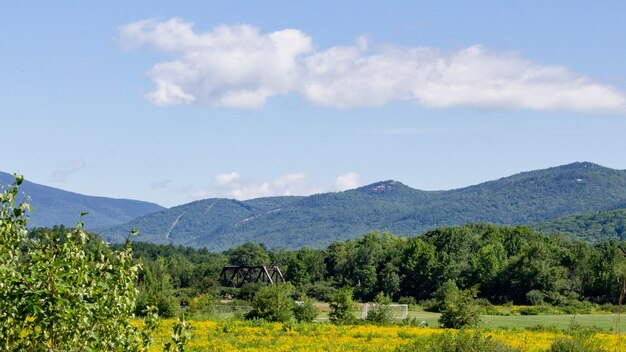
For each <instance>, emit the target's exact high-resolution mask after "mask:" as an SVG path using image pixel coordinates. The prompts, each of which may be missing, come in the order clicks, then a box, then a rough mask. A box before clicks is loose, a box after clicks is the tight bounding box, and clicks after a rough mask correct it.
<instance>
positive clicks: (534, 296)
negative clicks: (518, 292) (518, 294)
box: [526, 290, 546, 306]
mask: <svg viewBox="0 0 626 352" xmlns="http://www.w3.org/2000/svg"><path fill="white" fill-rule="evenodd" d="M545 298H546V295H544V294H543V292H541V291H539V290H531V291H528V293H526V299H527V300H528V302H530V304H532V305H533V306H537V305H540V304H543V300H544V299H545Z"/></svg>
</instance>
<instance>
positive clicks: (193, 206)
mask: <svg viewBox="0 0 626 352" xmlns="http://www.w3.org/2000/svg"><path fill="white" fill-rule="evenodd" d="M623 204H626V171H622V170H613V169H609V168H605V167H602V166H599V165H596V164H592V163H573V164H569V165H564V166H559V167H554V168H549V169H545V170H538V171H531V172H524V173H520V174H517V175H513V176H510V177H505V178H502V179H499V180H496V181H490V182H485V183H482V184H479V185H475V186H470V187H466V188H461V189H455V190H450V191H420V190H416V189H413V188H410V187H408V186H406V185H404V184H402V183H400V182H396V181H384V182H378V183H374V184H371V185H368V186H365V187H361V188H358V189H354V190H349V191H345V192H339V193H324V194H318V195H312V196H309V197H275V198H263V199H257V200H249V201H243V202H240V201H235V200H228V199H207V200H202V201H197V202H193V203H189V204H186V205H182V206H179V207H174V208H171V209H167V210H163V211H160V212H157V213H154V214H149V215H147V216H144V217H141V218H139V219H135V220H133V221H131V222H129V223H126V224H124V225H121V226H116V227H113V228H109V229H106V230H103V231H101V234H102V235H103V236H104V237H106V238H108V239H109V240H114V241H121V240H123V239H124V238H126V237H127V234H128V231H129V229H130V228H131V227H135V228H137V229H139V231H140V235H139V236H138V237H137V238H136V240H138V241H146V242H153V243H173V244H176V245H178V244H182V245H189V246H195V247H203V246H206V247H208V248H209V249H212V250H224V249H227V248H231V247H234V246H237V245H239V244H241V243H243V242H245V241H252V242H258V243H264V244H266V245H267V246H268V247H285V248H298V247H302V246H310V247H317V248H320V247H323V246H326V245H328V244H329V243H331V242H333V241H337V240H345V239H350V238H355V237H357V236H360V235H362V234H363V233H365V232H368V231H372V230H380V231H391V232H393V233H395V234H399V235H405V236H410V235H417V234H422V233H424V232H425V231H427V230H430V229H433V228H435V227H438V226H449V225H462V224H466V223H469V222H491V223H495V224H502V225H518V224H529V223H534V222H538V221H543V220H547V219H552V218H556V217H559V216H564V215H570V214H575V213H583V212H588V211H594V210H595V211H597V210H609V209H615V208H617V207H619V206H620V205H623Z"/></svg>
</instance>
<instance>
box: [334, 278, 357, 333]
mask: <svg viewBox="0 0 626 352" xmlns="http://www.w3.org/2000/svg"><path fill="white" fill-rule="evenodd" d="M352 296H353V291H352V288H351V287H348V286H345V287H342V288H340V289H338V290H337V292H336V293H335V297H334V298H333V300H332V302H330V314H329V315H328V318H329V319H330V321H331V322H333V323H334V324H350V323H352V322H354V320H355V318H354V313H353V311H354V309H355V308H356V304H355V303H354V301H353V300H352Z"/></svg>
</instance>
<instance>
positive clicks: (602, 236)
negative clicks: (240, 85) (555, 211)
mask: <svg viewBox="0 0 626 352" xmlns="http://www.w3.org/2000/svg"><path fill="white" fill-rule="evenodd" d="M531 227H532V228H534V229H536V230H539V231H541V232H544V233H561V234H564V235H566V236H568V237H571V238H574V239H579V240H583V241H585V242H589V243H598V242H601V241H604V240H611V239H613V240H618V241H624V240H626V209H624V208H622V209H615V210H602V211H593V212H590V213H583V214H574V215H567V216H563V217H559V218H556V219H552V220H548V221H542V222H539V223H535V224H532V225H531Z"/></svg>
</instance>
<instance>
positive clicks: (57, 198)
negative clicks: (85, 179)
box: [0, 172, 164, 229]
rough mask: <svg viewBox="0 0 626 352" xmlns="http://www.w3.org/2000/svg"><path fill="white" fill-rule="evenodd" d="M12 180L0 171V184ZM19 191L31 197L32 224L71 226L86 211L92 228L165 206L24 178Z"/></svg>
mask: <svg viewBox="0 0 626 352" xmlns="http://www.w3.org/2000/svg"><path fill="white" fill-rule="evenodd" d="M14 181H15V178H14V177H13V175H10V174H7V173H4V172H0V185H2V186H6V185H8V184H11V183H13V182H14ZM20 193H24V194H26V195H27V196H29V197H30V198H31V199H30V201H29V203H30V204H31V206H32V208H33V211H32V212H31V213H30V221H29V225H30V226H31V227H38V226H47V227H51V226H54V225H65V226H74V225H75V224H76V223H77V222H78V221H80V220H81V219H80V214H81V213H84V212H86V213H89V215H87V216H86V217H85V218H84V219H82V221H84V222H85V225H86V228H87V229H94V228H97V227H104V226H114V225H118V224H122V223H125V222H128V221H130V220H132V219H135V218H137V217H139V216H142V215H146V214H149V213H152V212H155V211H159V210H161V209H164V208H163V207H162V206H160V205H158V204H154V203H149V202H143V201H138V200H129V199H113V198H106V197H93V196H86V195H82V194H78V193H73V192H67V191H64V190H61V189H58V188H53V187H48V186H43V185H40V184H36V183H33V182H29V181H27V180H24V183H22V185H21V186H20Z"/></svg>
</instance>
